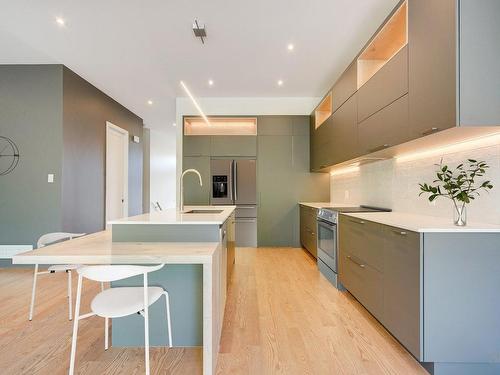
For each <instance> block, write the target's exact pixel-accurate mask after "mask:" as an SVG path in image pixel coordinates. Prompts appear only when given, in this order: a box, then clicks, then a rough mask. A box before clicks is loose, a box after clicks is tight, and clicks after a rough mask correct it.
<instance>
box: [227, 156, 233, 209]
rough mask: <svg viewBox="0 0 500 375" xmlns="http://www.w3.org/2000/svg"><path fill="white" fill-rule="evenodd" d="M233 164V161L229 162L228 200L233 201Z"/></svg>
mask: <svg viewBox="0 0 500 375" xmlns="http://www.w3.org/2000/svg"><path fill="white" fill-rule="evenodd" d="M233 163H234V160H231V167H230V168H229V184H228V185H229V189H228V190H229V199H231V200H233Z"/></svg>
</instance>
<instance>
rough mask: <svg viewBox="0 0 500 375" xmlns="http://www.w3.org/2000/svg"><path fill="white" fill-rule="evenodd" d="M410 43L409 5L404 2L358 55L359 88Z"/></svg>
mask: <svg viewBox="0 0 500 375" xmlns="http://www.w3.org/2000/svg"><path fill="white" fill-rule="evenodd" d="M407 44H408V5H407V2H406V1H405V2H403V3H402V4H401V5H400V7H399V8H398V9H397V10H396V11H395V12H394V13H393V15H392V17H391V18H390V19H389V20H388V21H387V22H386V24H385V25H384V26H383V27H382V29H380V31H379V32H378V33H377V35H375V37H374V38H373V39H372V41H371V42H370V44H368V46H366V48H365V49H364V50H363V52H361V54H360V55H359V57H358V60H357V65H358V89H359V88H360V87H361V86H363V85H364V84H365V83H366V82H367V81H368V80H369V79H370V78H371V77H372V76H373V75H374V74H375V73H377V72H378V71H379V70H380V68H382V67H383V66H384V65H385V64H386V63H387V62H388V61H389V60H390V59H391V58H392V57H393V56H394V55H395V54H396V53H398V52H399V50H400V49H401V48H403V47H404V46H406V45H407Z"/></svg>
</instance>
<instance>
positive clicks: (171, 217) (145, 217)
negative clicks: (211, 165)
mask: <svg viewBox="0 0 500 375" xmlns="http://www.w3.org/2000/svg"><path fill="white" fill-rule="evenodd" d="M235 209H236V206H185V207H184V211H183V212H180V211H179V210H177V209H176V208H168V209H165V210H163V211H154V212H150V213H147V214H142V215H137V216H130V217H127V218H124V219H119V220H114V221H110V222H108V224H191V225H196V224H219V225H221V224H223V223H224V222H225V221H226V220H227V218H228V217H229V216H230V215H231V214H232V213H233V211H234V210H235ZM190 210H214V211H216V210H222V212H220V213H201V214H199V213H187V211H190Z"/></svg>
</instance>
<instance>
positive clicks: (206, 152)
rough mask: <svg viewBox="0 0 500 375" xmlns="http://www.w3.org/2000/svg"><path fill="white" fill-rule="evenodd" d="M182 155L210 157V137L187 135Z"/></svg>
mask: <svg viewBox="0 0 500 375" xmlns="http://www.w3.org/2000/svg"><path fill="white" fill-rule="evenodd" d="M182 153H183V155H184V156H210V136H208V135H206V136H205V135H190V136H188V135H185V136H184V141H183V145H182Z"/></svg>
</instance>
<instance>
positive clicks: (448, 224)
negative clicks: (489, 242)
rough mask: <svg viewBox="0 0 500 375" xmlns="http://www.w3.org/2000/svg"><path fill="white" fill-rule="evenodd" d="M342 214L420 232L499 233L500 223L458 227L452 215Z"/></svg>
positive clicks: (401, 213) (472, 224) (473, 223)
mask: <svg viewBox="0 0 500 375" xmlns="http://www.w3.org/2000/svg"><path fill="white" fill-rule="evenodd" d="M342 215H345V216H351V217H355V218H358V219H363V220H367V221H373V222H376V223H379V224H385V225H389V226H393V227H397V228H401V229H406V230H409V231H413V232H421V233H426V232H428V233H431V232H443V233H451V232H457V233H500V225H495V224H484V223H476V222H470V223H468V224H467V226H465V227H459V226H456V225H454V224H453V218H452V217H449V218H441V217H435V216H428V215H415V214H410V213H403V212H363V213H342Z"/></svg>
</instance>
